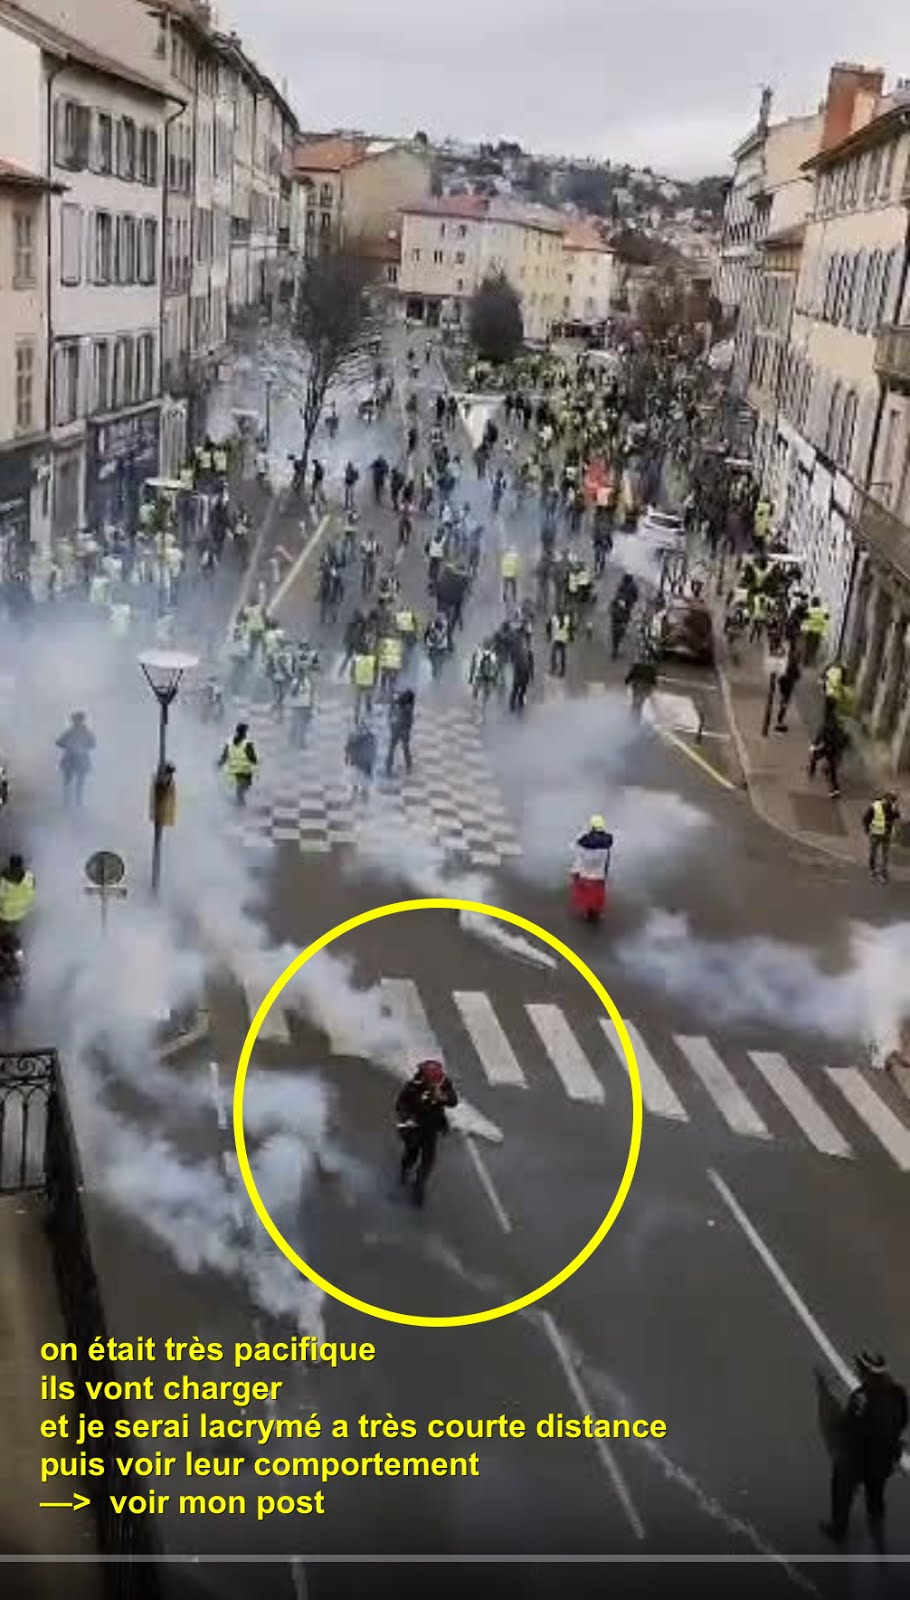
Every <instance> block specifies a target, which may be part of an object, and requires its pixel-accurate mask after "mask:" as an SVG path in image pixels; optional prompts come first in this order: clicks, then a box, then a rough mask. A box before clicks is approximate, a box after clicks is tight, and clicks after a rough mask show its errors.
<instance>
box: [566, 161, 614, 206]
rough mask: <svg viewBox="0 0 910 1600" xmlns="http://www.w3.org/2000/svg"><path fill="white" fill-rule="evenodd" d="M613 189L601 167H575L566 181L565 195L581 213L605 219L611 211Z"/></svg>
mask: <svg viewBox="0 0 910 1600" xmlns="http://www.w3.org/2000/svg"><path fill="white" fill-rule="evenodd" d="M613 187H614V185H612V184H611V183H610V180H609V178H608V177H607V174H606V173H605V172H604V171H603V169H602V168H601V167H575V168H573V170H572V171H571V172H570V173H569V176H568V179H567V181H566V187H565V195H566V199H567V200H571V202H572V204H573V205H574V206H578V209H579V210H580V211H591V212H593V213H594V215H595V216H597V217H605V216H606V215H607V213H608V211H609V209H610V201H611V199H612V195H613Z"/></svg>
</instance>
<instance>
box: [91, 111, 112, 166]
mask: <svg viewBox="0 0 910 1600" xmlns="http://www.w3.org/2000/svg"><path fill="white" fill-rule="evenodd" d="M95 161H96V163H97V167H98V171H99V172H108V173H109V172H113V170H114V124H113V121H112V120H111V118H110V117H109V116H108V114H107V112H106V111H99V113H98V130H97V135H96V139H95Z"/></svg>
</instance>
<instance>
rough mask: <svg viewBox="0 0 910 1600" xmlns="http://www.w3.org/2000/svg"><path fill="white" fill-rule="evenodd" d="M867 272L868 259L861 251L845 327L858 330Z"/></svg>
mask: <svg viewBox="0 0 910 1600" xmlns="http://www.w3.org/2000/svg"><path fill="white" fill-rule="evenodd" d="M868 270H869V258H868V256H867V254H866V252H865V250H861V251H860V253H859V255H858V256H857V258H856V272H855V274H854V277H853V294H852V296H851V303H850V309H849V311H848V313H847V325H848V327H851V328H859V325H860V320H861V316H862V306H863V295H864V294H865V292H866V273H867V271H868Z"/></svg>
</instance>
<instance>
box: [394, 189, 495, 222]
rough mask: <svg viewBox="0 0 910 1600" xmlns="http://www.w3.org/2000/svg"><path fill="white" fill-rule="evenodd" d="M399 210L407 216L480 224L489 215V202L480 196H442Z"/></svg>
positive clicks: (485, 197)
mask: <svg viewBox="0 0 910 1600" xmlns="http://www.w3.org/2000/svg"><path fill="white" fill-rule="evenodd" d="M401 209H402V211H403V212H405V213H406V214H407V215H408V216H419V217H461V218H463V219H464V220H465V221H468V220H471V221H474V222H482V221H483V219H484V217H486V216H488V215H489V210H490V201H489V199H488V197H487V196H486V195H482V194H444V195H439V196H438V197H436V198H431V199H427V200H414V201H412V203H411V204H410V205H409V206H402V208H401Z"/></svg>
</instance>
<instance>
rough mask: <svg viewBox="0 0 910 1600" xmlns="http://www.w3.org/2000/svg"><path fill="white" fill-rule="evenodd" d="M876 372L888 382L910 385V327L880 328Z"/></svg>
mask: <svg viewBox="0 0 910 1600" xmlns="http://www.w3.org/2000/svg"><path fill="white" fill-rule="evenodd" d="M875 370H876V372H877V373H878V374H879V376H880V377H882V378H884V379H885V380H886V382H890V383H900V384H907V385H910V327H900V328H879V330H878V333H877V335H876V339H875Z"/></svg>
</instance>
